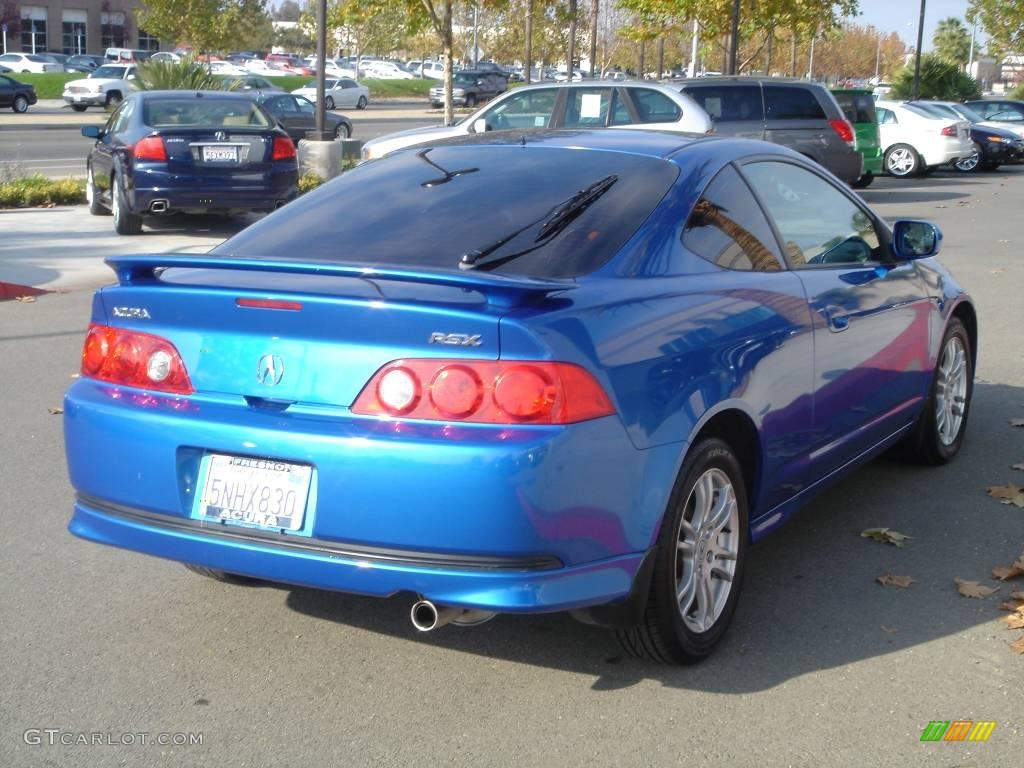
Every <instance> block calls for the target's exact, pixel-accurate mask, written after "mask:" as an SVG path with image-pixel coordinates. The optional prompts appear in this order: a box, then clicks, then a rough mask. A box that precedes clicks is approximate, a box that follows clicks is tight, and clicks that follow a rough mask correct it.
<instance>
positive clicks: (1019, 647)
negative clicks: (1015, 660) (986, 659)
mask: <svg viewBox="0 0 1024 768" xmlns="http://www.w3.org/2000/svg"><path fill="white" fill-rule="evenodd" d="M1010 650H1012V651H1015V652H1016V653H1021V654H1024V635H1021V636H1020V637H1018V638H1017V640H1016V641H1015V642H1012V643H1010Z"/></svg>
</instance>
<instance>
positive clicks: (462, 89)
mask: <svg viewBox="0 0 1024 768" xmlns="http://www.w3.org/2000/svg"><path fill="white" fill-rule="evenodd" d="M507 90H508V78H507V77H505V76H504V75H500V74H498V73H496V72H482V71H480V70H463V71H461V72H455V73H454V74H453V75H452V103H453V104H457V105H459V106H466V107H471V108H472V107H475V106H476V105H477V104H480V103H481V102H484V101H487V100H488V99H492V98H494V97H495V96H498V95H499V94H502V93H504V92H505V91H507ZM429 98H430V104H431V106H434V107H440V106H442V105H443V104H444V86H442V85H435V86H434V87H433V88H431V89H430V97H429Z"/></svg>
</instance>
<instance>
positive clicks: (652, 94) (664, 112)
mask: <svg viewBox="0 0 1024 768" xmlns="http://www.w3.org/2000/svg"><path fill="white" fill-rule="evenodd" d="M633 98H634V100H635V101H636V110H637V112H638V113H639V115H640V120H639V121H638V122H641V123H674V122H675V121H676V120H678V119H679V118H680V117H682V114H683V110H681V109H680V108H679V105H678V104H676V103H675V102H674V101H672V99H670V98H669V97H668V96H666V95H665V94H664V93H659V92H658V91H654V90H651V89H650V88H636V89H633Z"/></svg>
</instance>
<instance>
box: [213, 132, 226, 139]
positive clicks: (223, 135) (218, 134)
mask: <svg viewBox="0 0 1024 768" xmlns="http://www.w3.org/2000/svg"><path fill="white" fill-rule="evenodd" d="M213 137H214V138H215V139H216V140H217V141H227V140H228V135H227V134H226V133H225V132H224V131H217V132H216V133H215V134H213Z"/></svg>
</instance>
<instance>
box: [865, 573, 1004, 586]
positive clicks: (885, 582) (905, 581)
mask: <svg viewBox="0 0 1024 768" xmlns="http://www.w3.org/2000/svg"><path fill="white" fill-rule="evenodd" d="M1022 573H1024V571H1022ZM875 581H877V582H878V583H879V584H881V585H882V586H883V587H900V588H901V589H906V588H907V587H909V586H910V585H911V584H916V583H917V579H912V578H910V577H909V576H894V575H893V574H891V573H883V574H882V575H881V576H878V577H876V578H875Z"/></svg>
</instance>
